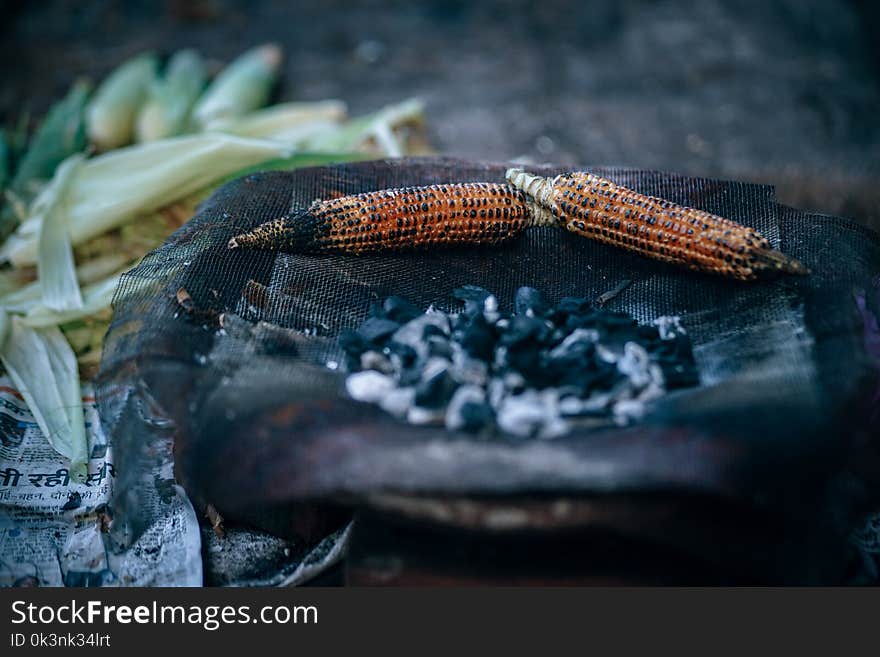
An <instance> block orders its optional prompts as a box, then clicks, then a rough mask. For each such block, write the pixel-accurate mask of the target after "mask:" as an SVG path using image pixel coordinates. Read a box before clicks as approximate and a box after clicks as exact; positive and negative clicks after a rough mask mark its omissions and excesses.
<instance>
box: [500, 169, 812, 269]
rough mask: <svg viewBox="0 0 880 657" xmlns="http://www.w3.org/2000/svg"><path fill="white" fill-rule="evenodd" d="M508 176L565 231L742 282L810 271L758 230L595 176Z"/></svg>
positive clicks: (511, 171) (518, 172) (520, 173)
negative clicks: (777, 247)
mask: <svg viewBox="0 0 880 657" xmlns="http://www.w3.org/2000/svg"><path fill="white" fill-rule="evenodd" d="M506 177H507V180H508V182H510V184H511V185H513V186H514V187H516V188H517V189H520V190H522V191H524V192H525V193H526V194H527V195H528V196H529V198H531V199H534V201H535V202H536V203H538V204H539V205H540V206H542V207H543V208H545V209H546V210H549V211H550V212H551V213H552V214H553V215H554V216H555V217H556V220H557V222H558V223H559V224H560V225H562V226H563V227H565V228H566V229H567V230H570V231H571V232H573V233H577V234H578V235H583V236H584V237H588V238H590V239H595V240H598V241H600V242H605V243H607V244H614V245H616V246H620V247H623V248H625V249H627V250H628V251H633V252H635V253H639V254H641V255H644V256H647V257H649V258H654V259H655V260H662V261H664V262H669V263H674V264H677V265H683V266H685V267H688V268H690V269H695V270H699V271H704V272H710V273H713V274H719V275H722V276H727V277H729V278H736V279H740V280H754V279H756V278H758V276H760V275H761V274H765V273H789V274H806V273H808V270H807V269H806V267H804V266H803V265H802V264H801V263H800V262H798V261H797V260H795V259H794V258H791V257H789V256H786V255H784V254H782V253H780V252H779V251H776V250H774V249H772V248H771V246H770V242H768V241H767V239H766V238H765V237H763V236H762V235H761V234H760V233H759V232H758V231H756V230H755V229H753V228H749V227H747V226H743V225H742V224H738V223H736V222H734V221H731V220H730V219H724V218H723V217H719V216H716V215H714V214H710V213H709V212H704V211H703V210H695V209H694V208H688V207H684V206H681V205H677V204H675V203H671V202H669V201H664V200H663V199H659V198H656V197H654V196H646V195H644V194H639V193H637V192H634V191H632V190H630V189H627V188H626V187H622V186H620V185H617V184H615V183H613V182H611V181H610V180H606V179H605V178H601V177H599V176H595V175H593V174H590V173H586V172H574V173H569V174H564V175H560V176H556V177H555V178H544V177H541V176H534V175H531V174H528V173H526V172H525V171H523V170H522V169H509V170H508V171H507V176H506Z"/></svg>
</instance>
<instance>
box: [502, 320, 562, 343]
mask: <svg viewBox="0 0 880 657" xmlns="http://www.w3.org/2000/svg"><path fill="white" fill-rule="evenodd" d="M552 333H553V331H552V329H550V327H548V326H547V322H546V321H545V320H543V319H538V318H537V317H525V316H520V315H518V316H516V317H513V318H511V320H510V328H508V329H507V330H506V331H505V332H504V333H503V334H502V335H501V336H500V338H499V342H500V343H501V344H503V345H507V346H513V345H517V344H520V343H523V342H532V343H534V344H535V345H539V344H540V343H542V342H544V341H547V340H549V338H550V336H551V335H552Z"/></svg>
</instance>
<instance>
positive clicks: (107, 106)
mask: <svg viewBox="0 0 880 657" xmlns="http://www.w3.org/2000/svg"><path fill="white" fill-rule="evenodd" d="M157 68H158V60H157V59H156V56H155V55H153V54H152V53H145V54H142V55H138V56H137V57H134V58H132V59H130V60H128V61H127V62H125V63H124V64H122V65H121V66H119V68H117V69H116V70H115V71H113V72H112V73H111V74H110V75H109V76H108V77H107V79H106V80H104V82H102V83H101V86H99V87H98V90H97V91H96V92H95V96H94V98H93V99H92V102H91V103H89V106H88V108H87V109H86V130H87V134H88V137H89V140H90V141H91V142H92V144H94V145H95V147H97V148H98V150H102V151H106V150H111V149H113V148H119V147H120V146H125V145H126V144H129V143H131V140H132V136H133V134H134V123H135V119H136V117H137V114H138V112H139V111H140V108H141V106H142V105H143V103H144V101H145V99H146V96H147V92H148V90H149V89H150V86H151V85H152V84H153V82H154V81H155V79H156V69H157Z"/></svg>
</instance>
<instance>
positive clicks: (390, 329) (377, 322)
mask: <svg viewBox="0 0 880 657" xmlns="http://www.w3.org/2000/svg"><path fill="white" fill-rule="evenodd" d="M399 328H400V324H398V323H397V322H392V321H391V320H390V319H382V318H381V317H370V318H369V319H367V320H366V321H365V322H364V323H363V324H361V325H360V327H359V328H358V333H360V334H361V336H363V338H364V339H365V340H366V341H367V342H370V343H372V344H375V345H379V344H382V343H383V342H384V341H385V339H386V338H387V337H388V336H390V335H391V334H392V333H394V332H395V331H397V330H398V329H399Z"/></svg>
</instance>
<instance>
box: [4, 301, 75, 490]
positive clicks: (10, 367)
mask: <svg viewBox="0 0 880 657" xmlns="http://www.w3.org/2000/svg"><path fill="white" fill-rule="evenodd" d="M0 360H2V362H3V366H4V367H5V368H6V371H7V372H8V373H9V377H10V378H11V379H12V382H13V384H14V385H15V387H16V388H17V389H18V391H19V392H20V393H21V395H22V397H24V400H25V402H26V403H27V405H28V408H29V409H30V411H31V413H32V414H33V416H34V420H35V421H36V422H37V424H38V425H39V427H40V429H41V430H42V431H43V434H44V435H45V436H46V438H47V440H48V441H49V443H50V444H51V445H52V447H53V448H54V449H55V450H56V451H57V452H58V453H59V454H61V455H62V456H64V457H66V458H68V459H70V468H69V472H70V477H71V479H73V480H74V481H79V482H82V481H84V480H85V477H86V474H87V471H88V440H87V438H86V430H85V418H84V416H83V407H82V393H81V390H80V383H79V371H78V369H77V363H76V355H75V354H74V353H73V350H72V349H71V348H70V345H69V344H68V343H67V340H66V339H65V338H64V335H63V334H62V333H61V331H60V330H59V329H58V327H56V326H52V327H49V328H45V329H34V328H31V327H29V326H27V325H25V323H24V322H23V321H22V320H21V319H20V318H18V317H9V316H8V315H7V314H6V313H5V312H4V311H2V310H0Z"/></svg>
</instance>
